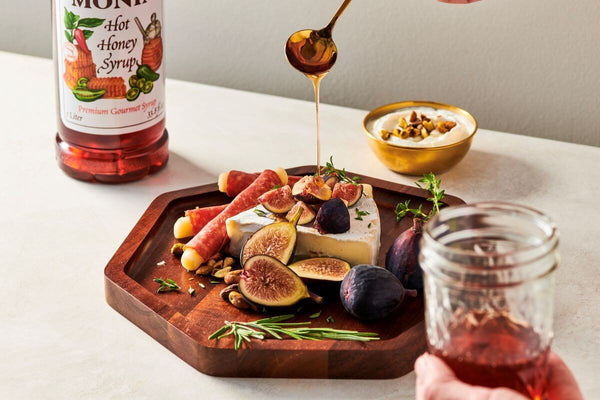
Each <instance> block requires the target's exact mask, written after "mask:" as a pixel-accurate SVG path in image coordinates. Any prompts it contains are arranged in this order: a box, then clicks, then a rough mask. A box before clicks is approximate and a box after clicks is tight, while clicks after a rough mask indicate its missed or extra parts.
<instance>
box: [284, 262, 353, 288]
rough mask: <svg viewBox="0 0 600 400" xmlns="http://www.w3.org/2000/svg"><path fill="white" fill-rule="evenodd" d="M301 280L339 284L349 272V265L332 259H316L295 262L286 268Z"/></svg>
mask: <svg viewBox="0 0 600 400" xmlns="http://www.w3.org/2000/svg"><path fill="white" fill-rule="evenodd" d="M288 267H289V268H290V269H291V270H292V271H294V272H295V273H296V274H297V275H298V276H299V277H300V278H302V279H314V280H319V281H332V282H341V281H342V280H344V277H345V276H346V274H347V273H348V271H350V264H348V263H347V262H346V261H344V260H340V259H339V258H333V257H316V258H308V259H306V260H301V261H296V262H295V263H293V264H290V265H289V266H288Z"/></svg>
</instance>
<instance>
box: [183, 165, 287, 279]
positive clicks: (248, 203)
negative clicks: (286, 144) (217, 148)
mask: <svg viewBox="0 0 600 400" xmlns="http://www.w3.org/2000/svg"><path fill="white" fill-rule="evenodd" d="M282 171H283V170H282ZM280 174H281V172H280V173H279V174H278V173H277V172H275V171H272V170H270V169H267V170H265V171H264V172H263V173H261V174H260V175H259V177H258V178H256V180H255V181H254V182H252V184H251V185H250V186H248V187H247V188H246V189H244V190H243V191H242V192H241V193H240V194H238V195H237V196H236V198H235V199H233V201H232V202H231V203H230V204H229V205H228V206H227V207H225V209H224V210H223V211H221V213H220V214H219V215H217V216H216V217H215V218H213V219H212V220H211V221H210V222H209V223H208V224H206V225H205V226H204V228H202V230H200V232H198V234H196V236H194V237H193V238H192V240H190V241H189V242H188V243H187V244H186V245H185V247H184V252H183V255H182V256H181V265H182V266H183V267H184V268H185V269H187V270H188V271H195V270H196V269H197V268H198V267H199V266H200V265H202V263H203V262H204V261H206V260H208V259H209V258H210V257H211V256H213V255H214V254H216V253H217V252H218V251H219V250H220V249H221V247H223V245H225V243H227V239H228V237H227V228H226V227H225V221H226V220H227V218H230V217H233V216H234V215H237V214H239V213H241V212H243V211H246V210H248V209H250V208H252V207H255V206H256V205H257V204H258V198H259V197H260V195H262V194H263V193H265V192H267V191H269V190H271V189H272V188H273V186H275V185H285V184H286V183H287V174H286V175H284V176H281V175H280ZM283 174H285V171H283Z"/></svg>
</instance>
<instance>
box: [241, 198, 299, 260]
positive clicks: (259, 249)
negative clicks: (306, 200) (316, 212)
mask: <svg viewBox="0 0 600 400" xmlns="http://www.w3.org/2000/svg"><path fill="white" fill-rule="evenodd" d="M301 214H302V210H300V209H298V211H297V212H296V214H295V215H294V217H293V218H292V220H291V221H282V222H274V223H272V224H269V225H267V226H264V227H262V228H260V229H259V230H257V231H256V232H254V234H253V235H252V236H250V238H249V239H248V240H247V241H246V243H244V247H242V252H241V254H240V260H241V263H242V265H245V264H246V261H247V260H248V259H249V258H250V257H252V256H255V255H266V256H271V257H274V258H276V259H277V260H279V261H281V262H282V263H284V264H287V263H288V261H290V259H291V258H292V255H293V254H294V250H295V248H296V238H297V232H296V224H297V223H298V219H300V215H301Z"/></svg>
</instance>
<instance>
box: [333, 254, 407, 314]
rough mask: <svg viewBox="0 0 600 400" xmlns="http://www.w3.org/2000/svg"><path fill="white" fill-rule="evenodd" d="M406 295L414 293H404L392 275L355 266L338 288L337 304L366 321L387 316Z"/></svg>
mask: <svg viewBox="0 0 600 400" xmlns="http://www.w3.org/2000/svg"><path fill="white" fill-rule="evenodd" d="M406 295H409V296H416V295H417V292H416V291H415V290H405V289H404V287H403V286H402V283H401V282H400V280H399V279H398V278H396V277H395V276H394V274H392V273H391V272H390V271H388V270H386V269H384V268H381V267H378V266H376V265H357V266H355V267H354V268H352V269H351V270H350V272H348V274H347V275H346V277H345V278H344V280H343V281H342V284H341V286H340V300H341V301H342V304H343V306H344V308H345V309H346V311H348V312H349V313H350V314H352V316H354V317H356V318H358V319H361V320H365V321H367V320H374V319H381V318H385V317H387V316H389V315H390V314H392V313H393V312H394V311H396V310H397V309H398V308H399V307H400V305H401V304H402V302H403V301H404V297H405V296H406Z"/></svg>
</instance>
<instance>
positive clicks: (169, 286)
mask: <svg viewBox="0 0 600 400" xmlns="http://www.w3.org/2000/svg"><path fill="white" fill-rule="evenodd" d="M154 282H156V283H158V284H159V285H160V287H159V288H158V290H157V291H156V293H162V292H175V291H177V290H179V289H180V287H179V285H178V284H177V283H176V282H175V281H174V280H173V279H167V280H164V279H162V278H154Z"/></svg>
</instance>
